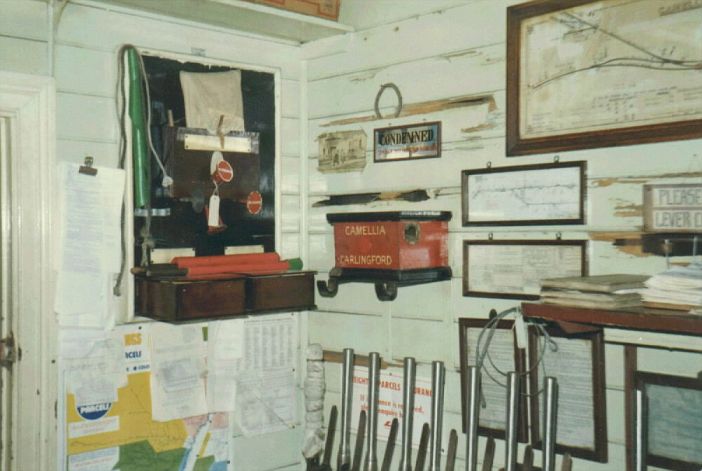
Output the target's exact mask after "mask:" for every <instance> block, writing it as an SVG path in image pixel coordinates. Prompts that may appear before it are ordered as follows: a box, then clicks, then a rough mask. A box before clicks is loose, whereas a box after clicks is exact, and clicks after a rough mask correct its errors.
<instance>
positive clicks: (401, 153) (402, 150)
mask: <svg viewBox="0 0 702 471" xmlns="http://www.w3.org/2000/svg"><path fill="white" fill-rule="evenodd" d="M431 157H441V122H439V121H436V122H433V123H421V124H411V125H408V126H393V127H389V128H379V129H376V130H375V139H374V144H373V161H374V162H393V161H397V160H414V159H427V158H431Z"/></svg>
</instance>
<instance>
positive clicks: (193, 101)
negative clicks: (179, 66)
mask: <svg viewBox="0 0 702 471" xmlns="http://www.w3.org/2000/svg"><path fill="white" fill-rule="evenodd" d="M180 85H181V87H182V88H183V100H184V101H185V123H186V126H187V127H189V128H203V129H208V130H209V131H210V132H212V133H213V134H215V133H216V132H217V125H218V124H219V118H220V116H222V115H224V120H223V122H222V127H221V131H222V132H223V133H225V134H226V133H228V132H230V131H244V105H243V102H242V98H241V71H239V70H230V71H227V72H209V73H196V72H181V73H180Z"/></svg>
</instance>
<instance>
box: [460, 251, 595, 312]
mask: <svg viewBox="0 0 702 471" xmlns="http://www.w3.org/2000/svg"><path fill="white" fill-rule="evenodd" d="M586 246H587V241H585V240H465V241H463V296H475V297H483V298H511V299H538V298H539V292H540V290H541V280H543V279H546V278H562V277H567V276H586V275H587V257H586Z"/></svg>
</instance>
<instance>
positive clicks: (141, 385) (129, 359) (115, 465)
mask: <svg viewBox="0 0 702 471" xmlns="http://www.w3.org/2000/svg"><path fill="white" fill-rule="evenodd" d="M116 330H117V331H118V332H119V334H120V336H121V338H122V340H123V353H124V359H125V367H126V372H127V384H126V385H124V386H122V387H119V388H118V389H117V399H116V400H115V401H112V402H104V403H100V404H83V405H77V403H76V398H75V396H74V394H71V393H67V395H66V398H65V407H66V411H65V414H66V430H65V437H66V451H67V455H68V456H67V463H66V465H67V470H68V471H109V470H113V469H114V470H120V471H161V470H162V471H227V469H228V466H229V436H230V427H229V414H228V413H210V414H206V415H201V416H197V417H188V418H185V419H177V420H170V421H167V422H157V421H154V420H153V419H152V400H151V392H150V386H149V385H150V379H151V378H150V377H151V359H150V355H149V342H150V329H149V325H148V324H133V325H126V326H122V327H118V328H117V329H116Z"/></svg>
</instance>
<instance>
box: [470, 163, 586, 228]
mask: <svg viewBox="0 0 702 471" xmlns="http://www.w3.org/2000/svg"><path fill="white" fill-rule="evenodd" d="M586 168H587V164H586V162H585V161H582V160H581V161H576V162H554V163H548V164H537V165H517V166H509V167H497V168H493V167H491V168H482V169H471V170H464V171H463V173H462V175H461V209H462V211H461V212H462V222H463V226H464V227H465V226H530V225H531V226H536V225H560V224H563V225H568V224H584V223H585V191H586V190H585V189H586V186H587V185H586V180H585V171H586ZM531 202H533V203H534V204H532V203H531ZM544 203H549V204H544Z"/></svg>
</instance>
